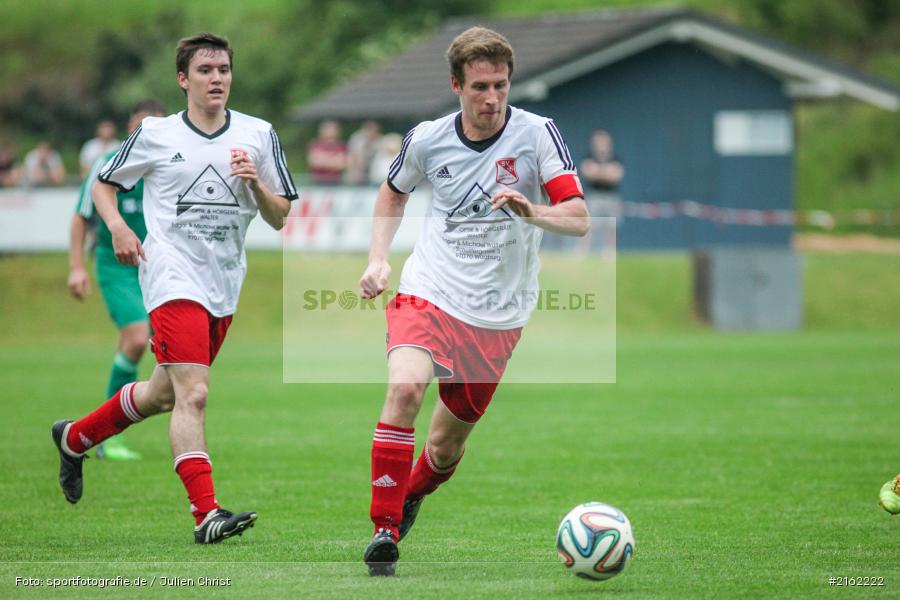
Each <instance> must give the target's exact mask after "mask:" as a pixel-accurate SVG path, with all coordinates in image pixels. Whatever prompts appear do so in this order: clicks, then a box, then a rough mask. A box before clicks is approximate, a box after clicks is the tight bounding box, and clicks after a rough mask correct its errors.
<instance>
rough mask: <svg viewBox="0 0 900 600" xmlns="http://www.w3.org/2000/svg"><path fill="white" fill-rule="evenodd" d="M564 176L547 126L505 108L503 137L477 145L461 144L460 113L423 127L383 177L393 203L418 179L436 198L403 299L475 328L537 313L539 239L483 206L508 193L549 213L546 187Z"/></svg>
mask: <svg viewBox="0 0 900 600" xmlns="http://www.w3.org/2000/svg"><path fill="white" fill-rule="evenodd" d="M565 175H568V176H569V178H572V179H575V164H574V163H573V162H572V158H571V156H570V155H569V151H568V149H567V148H566V145H565V143H564V142H563V139H562V136H561V135H560V134H559V130H558V129H557V128H556V125H555V124H554V123H553V121H552V120H550V119H547V118H544V117H540V116H538V115H535V114H532V113H529V112H526V111H524V110H520V109H517V108H513V107H509V108H508V109H507V112H506V124H505V126H504V127H503V129H501V130H500V131H499V132H498V133H497V134H496V135H494V136H493V137H491V138H489V139H487V140H483V141H479V142H473V141H471V140H469V139H467V138H466V137H465V135H463V130H462V117H461V113H455V114H451V115H447V116H445V117H443V118H441V119H438V120H436V121H426V122H423V123H420V124H419V125H418V126H417V127H416V128H415V129H413V130H412V131H410V132H409V134H407V136H406V138H405V139H404V142H403V147H402V149H401V151H400V154H399V155H398V156H397V158H396V160H395V161H394V164H393V165H392V167H391V171H390V173H389V175H388V185H389V186H390V187H391V188H392V189H393V190H394V191H395V192H398V193H404V194H405V193H409V192H411V191H412V190H413V189H414V188H415V187H416V185H418V184H419V183H420V182H421V181H422V179H428V181H430V182H431V184H432V186H433V188H434V191H433V202H432V205H431V207H430V209H429V212H428V214H427V217H426V219H425V221H424V224H423V226H422V232H421V235H420V237H419V240H418V241H417V242H416V245H415V248H414V249H413V253H412V254H411V255H410V257H409V259H407V261H406V264H405V265H404V267H403V272H402V274H401V276H400V290H399V291H400V293H404V294H412V295H415V296H419V297H421V298H424V299H425V300H428V301H429V302H431V303H432V304H434V305H436V306H438V307H439V308H441V309H442V310H444V311H446V312H447V313H449V314H450V315H451V316H453V317H455V318H457V319H459V320H461V321H463V322H465V323H468V324H469V325H474V326H476V327H484V328H488V329H512V328H515V327H521V326H523V325H524V324H525V323H526V322H527V321H528V318H529V317H530V316H531V312H532V311H533V310H534V308H535V305H536V304H537V299H538V291H539V290H538V270H539V269H540V263H539V260H538V249H539V247H540V243H541V237H542V234H543V230H542V229H540V228H538V227H536V226H534V225H530V224H527V223H525V222H524V221H522V219H520V218H519V217H518V216H517V215H516V214H515V213H513V211H512V210H511V209H510V208H508V207H505V206H504V207H501V208H500V209H499V210H496V211H493V212H491V211H490V206H491V202H490V198H491V195H493V194H494V193H495V192H497V191H498V190H500V189H503V188H511V189H514V190H516V191H518V192H521V193H522V194H523V195H524V196H525V197H526V198H528V199H529V200H530V201H531V202H532V203H535V204H548V203H550V200H551V199H550V197H549V196H548V194H547V191H546V189H545V186H547V184H548V183H550V182H552V181H553V180H554V179H556V178H558V177H560V176H565ZM575 180H576V182H577V179H575ZM576 185H577V184H576ZM578 195H583V194H581V193H580V188H579V193H578ZM570 197H571V196H570ZM565 199H566V198H555V199H554V200H555V201H559V200H565Z"/></svg>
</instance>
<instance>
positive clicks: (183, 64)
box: [175, 33, 234, 74]
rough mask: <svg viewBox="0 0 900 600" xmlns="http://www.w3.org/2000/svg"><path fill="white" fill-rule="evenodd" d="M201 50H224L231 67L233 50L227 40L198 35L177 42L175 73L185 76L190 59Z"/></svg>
mask: <svg viewBox="0 0 900 600" xmlns="http://www.w3.org/2000/svg"><path fill="white" fill-rule="evenodd" d="M201 48H206V49H209V50H224V51H225V52H227V53H228V64H229V65H231V63H232V62H233V61H234V50H232V49H231V46H229V45H228V39H226V38H224V37H222V36H221V35H216V34H214V33H198V34H197V35H192V36H191V37H186V38H183V39H182V40H180V41H179V42H178V48H176V49H175V68H176V72H177V73H185V74H187V72H188V65H190V64H191V59H192V58H194V55H195V54H196V53H197V50H200V49H201Z"/></svg>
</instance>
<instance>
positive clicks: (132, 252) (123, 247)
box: [109, 221, 147, 267]
mask: <svg viewBox="0 0 900 600" xmlns="http://www.w3.org/2000/svg"><path fill="white" fill-rule="evenodd" d="M109 231H110V233H111V234H112V242H113V251H114V252H115V253H116V259H117V260H118V261H119V262H120V263H122V264H123V265H129V266H132V267H136V266H138V264H139V263H140V261H141V259H142V258H143V259H144V260H146V259H147V257H146V256H145V255H144V247H143V246H142V245H141V240H139V239H138V236H136V235H135V233H134V232H133V231H132V230H131V229H130V228H129V227H128V225H126V224H125V222H124V221H120V222H119V223H118V224H117V225H114V226H112V227H110V229H109Z"/></svg>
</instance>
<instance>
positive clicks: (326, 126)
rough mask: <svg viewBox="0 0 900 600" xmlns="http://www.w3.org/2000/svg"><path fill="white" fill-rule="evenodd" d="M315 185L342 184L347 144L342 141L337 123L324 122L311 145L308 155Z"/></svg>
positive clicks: (310, 171) (311, 175)
mask: <svg viewBox="0 0 900 600" xmlns="http://www.w3.org/2000/svg"><path fill="white" fill-rule="evenodd" d="M306 159H307V163H308V164H309V176H310V178H311V179H312V182H313V183H318V184H326V185H330V184H336V183H340V182H341V179H342V178H343V176H344V169H346V168H347V144H345V143H344V142H343V140H341V126H340V125H339V124H338V122H337V121H322V123H321V124H320V125H319V136H318V137H317V138H316V139H314V140H313V141H312V142H310V144H309V148H308V149H307V154H306Z"/></svg>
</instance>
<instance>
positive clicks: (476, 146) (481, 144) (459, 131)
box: [456, 104, 512, 152]
mask: <svg viewBox="0 0 900 600" xmlns="http://www.w3.org/2000/svg"><path fill="white" fill-rule="evenodd" d="M511 116H512V108H511V107H510V106H509V105H508V104H507V105H506V119H505V120H504V121H503V127H501V128H500V131H498V132H497V133H495V134H494V135H492V136H491V137H489V138H487V139H484V140H479V141H477V142H473V141H472V140H470V139H469V138H467V137H466V135H465V134H464V133H463V124H462V111H460V112H458V113H456V137H458V138H459V141H460V142H462V144H463V146H465V147H466V148H470V149H472V150H474V151H475V152H484V151H485V150H487V149H488V148H490V147H491V146H493V145H494V142H496V141H497V140H499V139H500V136H501V135H503V132H504V131H505V130H506V126H507V125H509V118H510V117H511Z"/></svg>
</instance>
